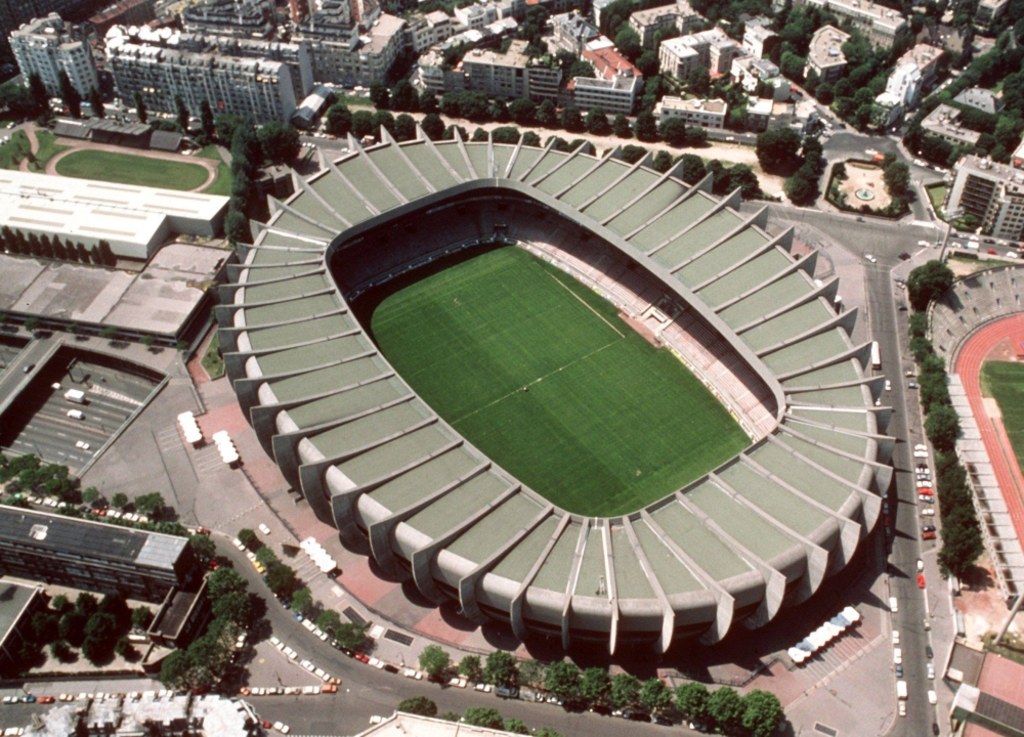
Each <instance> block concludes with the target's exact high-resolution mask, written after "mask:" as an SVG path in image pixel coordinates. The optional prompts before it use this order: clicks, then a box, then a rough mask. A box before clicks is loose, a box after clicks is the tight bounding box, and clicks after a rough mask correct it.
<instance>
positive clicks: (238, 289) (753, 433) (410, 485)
mask: <svg viewBox="0 0 1024 737" xmlns="http://www.w3.org/2000/svg"><path fill="white" fill-rule="evenodd" d="M349 148H350V152H349V153H347V154H345V155H343V156H342V157H341V158H339V159H337V160H335V161H331V162H325V163H326V171H323V172H321V173H319V174H318V175H316V176H314V177H313V178H311V179H310V180H309V181H299V182H298V191H297V192H296V194H295V195H294V196H293V197H291V198H290V199H289V200H288V201H287V202H285V203H277V204H276V206H275V210H276V212H275V214H274V216H273V217H272V219H271V221H270V223H269V225H268V226H267V227H266V228H265V229H264V230H263V232H261V233H260V234H259V237H258V238H257V241H256V246H255V247H253V248H252V249H251V250H250V251H249V253H248V255H247V257H246V259H245V263H244V264H242V265H241V266H238V267H234V268H233V270H232V272H231V273H232V274H233V275H234V278H235V279H236V281H237V283H236V284H235V285H231V286H229V287H226V288H224V290H223V295H222V297H223V299H222V305H221V306H219V307H218V308H217V310H218V319H219V321H220V323H221V326H222V331H221V345H222V346H223V349H224V351H225V360H226V364H227V367H228V373H229V375H230V376H231V378H232V380H233V381H234V382H235V390H236V392H237V393H238V395H239V400H240V403H241V404H242V407H243V409H244V410H245V411H247V412H248V413H249V414H250V418H251V421H252V423H253V425H254V427H255V428H256V430H257V433H258V434H259V436H260V437H261V439H262V440H263V441H264V442H265V444H266V445H267V447H268V448H271V449H272V450H273V452H274V454H275V457H276V459H277V461H278V463H279V465H280V466H281V468H282V471H283V472H284V473H285V475H286V476H287V477H288V478H289V479H291V480H292V482H293V483H295V484H296V486H298V487H299V488H301V489H302V490H303V492H304V493H305V495H306V497H307V499H308V500H309V501H310V504H311V506H312V508H313V509H314V511H316V512H317V514H319V515H320V516H321V517H322V518H324V519H328V520H331V521H333V523H334V524H336V525H337V526H338V527H339V529H340V530H341V532H342V534H343V535H361V534H366V535H368V536H369V539H370V548H371V550H372V553H373V555H374V557H375V558H376V559H377V560H378V562H379V563H380V564H381V565H382V566H384V567H385V568H387V569H389V570H402V569H403V568H404V570H407V571H408V570H410V569H411V572H412V575H413V578H414V580H415V582H416V584H417V585H418V587H419V588H420V590H421V591H422V592H423V593H424V594H426V595H427V596H429V597H431V598H433V599H435V600H442V599H443V598H444V597H445V595H447V596H455V597H457V598H458V599H459V601H460V604H461V605H462V608H463V610H464V611H465V612H467V614H469V615H470V616H483V614H482V613H486V614H490V615H491V616H497V617H498V618H505V619H506V621H511V624H512V627H513V629H514V630H515V631H516V633H517V634H519V635H520V636H522V634H523V633H525V632H526V631H527V630H530V629H541V630H542V631H547V632H548V633H549V634H551V633H552V630H553V633H555V634H557V633H558V632H559V630H560V631H561V634H562V639H563V643H564V644H566V645H568V643H569V642H570V641H571V640H572V637H573V635H572V632H573V631H574V630H575V629H576V628H577V627H582V628H583V629H585V630H587V631H589V632H591V633H593V632H594V631H602V630H604V631H607V633H608V637H609V639H610V648H611V649H612V650H613V651H614V649H615V642H616V637H617V634H618V633H623V634H629V633H636V632H638V631H640V630H647V631H649V630H650V629H651V628H652V627H654V629H655V630H656V634H659V635H660V643H661V646H662V647H667V646H668V644H669V643H670V642H671V641H672V638H673V633H674V632H675V631H685V632H688V633H690V634H702V635H703V637H704V638H705V640H707V641H714V640H717V639H720V638H721V637H724V636H725V634H726V632H727V631H728V630H729V628H730V626H731V623H732V621H733V620H734V619H745V620H747V621H748V623H749V624H762V623H764V622H766V621H768V620H769V619H771V618H772V617H774V616H775V614H776V613H777V612H778V610H779V608H780V606H781V605H782V603H783V600H785V601H786V603H795V602H798V601H801V600H803V599H805V598H806V597H807V596H810V594H811V593H813V592H814V591H815V590H816V589H817V588H818V587H819V586H820V584H821V582H822V580H823V579H824V577H825V576H826V574H831V573H834V572H835V571H837V570H839V569H841V568H842V567H843V565H845V563H846V562H847V561H848V560H850V558H851V557H852V556H853V554H854V553H855V551H856V548H857V547H858V545H859V541H860V540H861V539H863V538H864V537H865V536H866V534H867V533H868V531H869V530H870V529H871V528H872V527H873V526H874V524H875V522H876V520H877V519H878V516H879V509H880V506H881V505H880V499H879V497H878V495H877V492H876V489H879V488H883V489H884V488H886V487H887V486H888V482H889V478H890V473H891V467H888V466H887V465H886V463H885V462H886V461H887V460H888V455H889V453H890V452H891V447H892V441H891V439H890V438H887V437H885V436H884V435H883V434H882V432H883V431H882V429H881V428H884V425H885V423H886V421H887V418H888V409H886V408H876V407H875V406H874V400H875V399H876V398H877V397H878V396H879V395H880V393H881V390H882V386H881V385H882V382H883V379H882V377H870V376H868V375H867V374H866V371H865V365H866V364H867V362H868V359H869V354H870V345H869V344H863V345H854V344H853V343H852V342H851V340H850V337H849V331H850V329H851V328H852V325H853V320H854V317H855V312H853V311H851V312H845V313H840V314H837V313H836V312H835V309H834V307H833V304H832V298H833V297H834V296H835V293H836V282H835V280H834V279H833V280H832V281H829V282H827V283H825V284H821V283H818V282H815V280H814V279H813V278H812V274H813V266H814V258H813V256H810V257H804V258H800V259H798V258H795V257H793V256H792V255H791V254H790V253H789V250H788V247H789V243H790V239H791V233H790V232H788V231H787V232H785V233H782V234H779V235H776V236H772V235H771V234H769V233H767V232H766V231H765V230H764V225H765V220H766V214H765V210H763V209H762V210H761V211H759V212H758V213H756V214H754V215H753V216H744V215H742V214H740V213H739V212H737V211H736V210H735V209H734V207H735V205H736V204H738V201H739V193H738V192H734V193H732V194H731V195H730V196H729V197H727V198H726V199H725V200H720V199H718V198H715V197H712V196H711V195H710V194H709V193H708V189H709V188H710V186H709V185H710V180H705V181H704V182H702V183H700V184H698V185H696V186H693V187H691V186H688V185H686V184H685V183H683V182H682V181H681V180H680V179H677V178H676V176H675V173H674V172H669V173H668V174H664V175H662V174H659V173H658V172H655V171H653V170H651V169H649V168H647V167H646V161H644V162H640V163H638V164H629V163H627V162H625V161H623V160H622V159H621V158H620V157H619V156H618V155H617V153H615V152H612V153H610V154H609V155H606V156H604V157H595V156H591V155H586V154H583V153H580V152H579V151H577V152H573V153H564V152H558V151H555V150H553V149H551V148H548V149H543V150H542V149H538V148H530V147H524V146H513V145H497V144H491V143H479V144H471V143H465V142H462V141H448V142H436V143H434V142H430V141H428V140H425V139H424V138H422V137H421V139H420V140H416V141H411V142H407V143H405V144H402V145H397V144H395V143H393V142H391V141H390V140H387V141H386V142H385V143H383V144H381V145H377V146H373V147H370V148H366V149H364V148H362V147H361V146H360V145H359V144H358V143H357V142H356V141H354V140H350V141H349ZM495 190H497V191H498V192H499V193H501V194H502V195H503V196H505V197H512V196H515V197H520V198H522V199H523V200H529V201H530V202H534V203H538V206H539V207H542V208H544V209H545V211H554V212H557V213H558V214H559V215H560V216H561V218H562V220H561V222H560V223H556V224H552V223H551V222H546V223H532V222H527V220H529V218H524V219H523V222H509V220H513V221H514V220H515V214H514V212H509V213H504V214H503V215H502V216H501V218H500V219H501V220H503V221H505V222H502V223H501V224H500V225H496V222H497V221H493V222H490V223H488V224H485V223H484V222H483V220H484V218H483V216H481V217H480V222H479V223H478V222H476V220H477V218H475V217H472V216H470V217H463V216H455V217H452V216H448V217H446V216H445V215H441V216H438V217H439V222H443V223H444V228H443V231H444V232H441V233H438V234H436V235H434V234H433V233H431V232H430V229H429V224H430V222H431V221H430V220H429V218H430V217H431V213H432V212H434V211H440V210H443V209H444V208H445V207H448V206H453V207H454V206H455V205H449V204H447V203H450V202H451V201H452V198H453V197H455V196H456V195H458V196H463V195H464V196H466V197H467V198H468V197H470V196H472V195H474V194H475V193H477V192H480V191H487V192H494V191H495ZM490 196H492V197H493V196H496V195H493V194H492V195H490ZM431 208H433V209H431ZM509 209H510V210H514V209H515V208H514V207H512V208H509ZM404 215H408V216H409V218H410V219H411V220H413V221H415V223H413V222H410V223H409V224H408V227H409V228H415V227H416V224H419V223H423V224H424V225H425V226H426V229H427V231H428V232H427V233H424V232H423V230H424V228H420V229H419V231H417V237H416V238H415V239H412V240H415V241H417V242H418V243H419V245H418V247H420V248H422V252H423V253H429V252H430V249H445V248H447V247H451V244H453V243H457V242H460V241H461V242H467V243H474V242H477V241H480V240H487V239H490V238H493V237H494V229H495V228H502V229H504V230H503V236H502V237H505V238H514V239H518V240H520V241H521V242H531V243H532V242H534V241H537V242H539V241H542V240H545V239H546V241H547V243H548V244H551V243H554V244H555V245H554V246H549V250H548V251H546V253H548V254H549V255H551V256H552V257H554V258H562V259H565V260H566V263H570V264H572V263H576V264H577V265H578V264H579V263H580V261H579V260H580V259H583V260H584V261H585V260H586V258H587V256H586V252H585V251H581V250H575V251H574V250H573V245H572V244H573V243H577V242H578V241H579V240H580V239H579V238H577V237H575V236H576V235H578V234H577V233H576V232H575V231H571V228H573V227H578V228H582V229H585V230H586V231H588V232H590V233H594V234H596V235H597V236H598V237H599V239H601V240H602V241H604V242H605V243H607V244H609V247H610V248H611V249H614V253H617V254H619V255H618V256H617V257H616V256H614V253H610V254H608V258H607V259H605V260H604V261H603V262H602V263H604V268H607V269H613V268H614V267H615V264H614V263H612V260H613V259H614V258H618V259H620V261H621V262H622V263H625V261H622V260H623V259H628V260H629V261H630V262H635V263H638V264H640V265H641V266H642V267H644V268H645V269H646V270H647V272H648V277H647V278H648V280H649V282H651V281H653V282H656V283H657V284H658V288H659V289H664V290H667V291H666V292H665V294H666V297H665V298H666V299H667V300H670V301H671V302H672V303H675V304H678V305H681V306H683V308H684V309H683V310H682V311H681V312H680V314H679V316H678V317H677V318H676V324H677V325H678V326H679V327H680V329H681V330H687V329H689V330H691V344H690V345H688V346H685V345H684V346H682V347H681V348H680V350H681V351H683V352H684V353H685V352H686V351H689V356H688V357H687V358H688V362H689V363H690V364H691V365H692V366H696V365H697V364H698V363H700V362H704V363H703V364H701V367H702V374H703V375H704V376H705V377H706V380H707V381H708V382H709V383H710V384H712V385H713V386H714V387H715V390H716V392H718V393H719V394H720V396H721V397H722V401H723V403H725V404H726V406H727V407H729V409H730V410H731V411H733V412H734V414H735V415H736V416H737V417H738V418H739V419H740V422H741V425H743V427H744V429H745V430H746V431H747V433H748V435H750V437H751V439H752V445H751V446H750V447H749V448H748V449H747V450H746V451H745V452H744V453H742V454H740V455H739V456H738V457H736V458H735V459H733V460H732V461H730V462H729V463H726V464H725V465H723V466H722V467H721V468H719V469H717V470H716V471H715V472H714V473H711V474H708V475H707V476H705V477H703V478H701V479H699V480H697V481H695V482H693V483H692V484H689V485H688V486H687V487H685V488H683V489H680V490H679V491H678V492H676V493H675V494H670V495H669V496H668V497H666V498H665V499H663V500H661V501H659V502H656V503H654V504H652V505H650V506H649V507H647V508H646V509H644V510H638V511H637V512H635V513H633V514H630V515H626V516H624V517H618V518H612V519H595V518H584V517H577V516H574V515H570V514H568V513H566V512H564V511H563V510H559V509H557V508H555V507H553V506H552V505H551V504H550V503H549V502H548V501H547V500H546V499H544V498H543V497H541V496H540V495H538V494H536V493H534V492H533V491H532V490H530V489H528V488H525V487H523V486H522V485H521V484H519V483H518V482H517V481H516V480H515V479H514V478H512V477H511V476H510V475H509V474H507V473H506V472H505V471H504V470H502V469H501V468H499V467H497V466H495V465H494V464H493V463H491V462H490V460H489V459H487V458H486V457H484V456H483V455H482V454H481V453H480V452H479V451H478V450H476V449H475V448H473V447H472V446H471V445H470V444H469V443H467V442H465V440H464V439H462V438H461V437H460V436H459V435H458V433H456V432H455V431H454V430H453V429H452V428H451V427H449V426H448V425H447V423H445V422H444V421H443V420H441V419H440V418H439V417H437V416H436V415H435V414H434V413H433V412H432V410H431V409H430V407H428V406H427V405H426V404H425V403H424V402H422V400H420V399H419V397H417V396H416V395H415V393H414V392H413V391H412V390H411V389H410V388H409V387H408V386H407V385H406V384H405V382H404V381H403V380H402V379H401V377H399V376H397V375H396V374H395V373H394V371H393V370H392V369H391V367H390V366H389V364H388V362H387V361H386V359H385V358H384V357H383V356H381V355H380V354H379V353H378V351H377V350H376V347H375V345H374V343H373V341H372V340H371V339H370V338H369V337H368V336H367V335H366V333H365V332H364V331H363V329H362V327H361V326H360V325H359V324H358V322H357V321H356V320H355V319H354V318H353V317H352V315H351V314H350V312H349V307H348V302H349V301H350V300H352V299H354V298H355V297H357V296H358V295H359V294H360V293H361V292H362V291H364V290H365V289H367V288H369V287H371V286H372V285H374V284H376V283H380V282H382V281H387V280H388V279H390V278H391V277H393V276H394V275H395V274H397V273H400V272H401V271H402V270H404V269H405V268H406V265H407V264H408V263H411V262H415V261H416V260H417V259H421V260H422V259H423V258H427V256H423V255H421V254H417V253H414V252H405V251H403V247H402V246H400V245H397V239H394V240H395V243H391V240H392V239H389V238H387V237H386V236H385V237H383V238H382V240H385V241H388V242H389V244H390V245H391V247H390V248H388V249H382V248H376V249H375V248H374V247H373V243H375V242H376V241H373V239H372V238H365V239H364V238H363V236H362V234H364V233H367V232H371V233H372V232H373V231H372V230H371V229H372V228H381V227H385V224H386V223H387V222H388V221H395V222H396V223H397V222H398V219H399V218H401V217H403V216H404ZM403 222H404V221H403ZM394 227H395V229H396V231H398V230H401V228H402V227H405V226H402V225H397V224H396V225H395V226H394ZM384 232H385V233H386V232H387V231H384ZM339 233H341V234H342V235H341V236H338V234H339ZM559 238H561V239H563V240H564V241H565V242H566V244H567V245H566V246H565V252H564V253H560V252H558V249H557V245H558V244H557V241H558V240H559ZM363 241H365V242H363ZM332 244H333V245H332ZM329 246H330V251H329V259H333V263H334V265H335V266H336V267H337V268H336V269H335V272H336V274H337V276H336V277H335V276H332V272H331V271H330V270H329V269H328V266H327V263H326V261H325V256H324V254H325V251H328V247H329ZM438 252H441V250H439V251H438ZM403 259H404V260H403ZM572 259H577V260H576V261H573V260H572ZM339 263H341V264H342V266H337V265H338V264H339ZM590 266H591V265H588V264H584V266H578V268H577V269H576V271H577V273H584V272H586V273H596V272H599V271H600V267H593V268H590ZM628 271H629V270H628V269H627V268H623V269H622V270H621V271H620V272H619V278H620V279H621V278H625V279H628V278H629V274H628ZM336 278H337V279H338V282H337V283H335V279H336ZM588 278H592V279H593V283H592V284H591V285H592V286H595V288H600V289H604V290H605V291H607V292H609V293H615V294H617V295H618V294H619V293H617V292H615V291H614V289H615V288H614V286H609V285H608V284H607V282H608V281H609V278H606V277H604V276H603V275H601V274H600V273H598V275H597V276H592V277H588ZM588 283H590V282H588ZM609 290H610V291H609ZM691 313H692V315H694V317H693V318H692V319H691V318H690V317H688V315H690V314H691ZM688 321H690V322H689V323H688ZM691 323H699V325H698V326H696V327H694V325H693V324H691ZM688 324H690V327H689V328H687V327H686V326H687V325H688ZM701 331H704V332H701ZM673 347H675V346H673ZM709 353H710V354H711V355H710V357H709ZM716 355H717V356H719V358H718V359H717V360H716V359H715V356H716ZM684 357H685V356H684ZM684 450H685V449H681V451H684ZM401 561H405V562H404V564H402V563H401ZM496 612H500V614H497V613H496ZM584 612H585V614H582V613H584ZM574 613H577V614H574ZM577 617H579V618H580V621H579V623H577V621H576V618H577ZM528 620H529V624H525V623H526V622H527V621H528ZM652 622H654V623H655V624H654V625H652ZM545 627H546V628H547V629H545Z"/></svg>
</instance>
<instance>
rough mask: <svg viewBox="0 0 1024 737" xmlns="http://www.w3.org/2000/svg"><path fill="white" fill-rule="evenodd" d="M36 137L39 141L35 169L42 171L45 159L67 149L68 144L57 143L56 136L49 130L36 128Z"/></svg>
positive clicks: (47, 159)
mask: <svg viewBox="0 0 1024 737" xmlns="http://www.w3.org/2000/svg"><path fill="white" fill-rule="evenodd" d="M36 139H37V140H38V141H39V150H38V151H36V161H35V164H36V167H37V168H36V169H35V170H36V171H42V170H43V168H44V167H45V166H46V162H47V161H49V160H50V159H52V158H53V157H54V156H56V155H57V154H59V153H60V152H61V151H66V150H67V149H68V146H62V145H61V144H59V143H57V136H55V135H53V134H52V133H50V131H43V130H37V131H36Z"/></svg>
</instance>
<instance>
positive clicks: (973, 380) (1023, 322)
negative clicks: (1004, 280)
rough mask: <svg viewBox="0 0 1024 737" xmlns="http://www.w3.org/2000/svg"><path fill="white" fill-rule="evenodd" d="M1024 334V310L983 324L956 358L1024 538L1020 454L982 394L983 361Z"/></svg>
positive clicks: (1008, 505) (1019, 535) (1016, 527)
mask: <svg viewBox="0 0 1024 737" xmlns="http://www.w3.org/2000/svg"><path fill="white" fill-rule="evenodd" d="M1022 338H1024V314H1018V315H1013V316H1012V317H1007V318H1004V319H1002V320H999V321H997V322H995V323H993V324H992V325H989V326H987V327H984V328H982V329H981V330H979V331H978V332H976V333H975V334H974V335H972V336H971V337H970V338H969V339H968V340H967V342H966V343H964V346H963V348H961V349H960V353H959V355H958V356H957V359H956V373H957V374H958V375H959V376H960V381H961V382H962V383H963V387H964V391H965V392H966V393H967V400H968V401H969V402H970V404H971V411H972V412H973V413H974V419H975V421H976V422H977V423H978V430H980V431H981V438H982V441H983V442H984V443H985V451H986V452H987V453H988V457H989V460H990V461H991V463H992V470H993V472H994V473H995V476H996V481H997V482H998V484H999V488H1000V489H1002V492H1003V498H1004V499H1005V500H1006V508H1007V511H1008V512H1009V513H1010V519H1012V520H1013V528H1014V530H1015V531H1016V532H1017V539H1019V540H1024V475H1022V474H1021V471H1020V466H1018V465H1017V459H1016V456H1015V455H1014V454H1013V448H1012V447H1011V446H1010V440H1009V438H1008V437H1007V435H1006V430H1005V429H1004V428H1003V423H1002V422H1000V421H993V420H992V419H990V418H989V416H988V414H987V413H986V412H985V405H984V402H983V400H982V396H981V364H982V362H983V361H984V360H985V356H987V355H988V354H989V353H990V352H991V351H992V349H993V348H995V346H996V345H998V344H999V343H1001V342H1002V341H1004V340H1007V339H1010V340H1012V341H1014V342H1013V345H1014V347H1015V348H1016V346H1017V341H1019V340H1021V339H1022Z"/></svg>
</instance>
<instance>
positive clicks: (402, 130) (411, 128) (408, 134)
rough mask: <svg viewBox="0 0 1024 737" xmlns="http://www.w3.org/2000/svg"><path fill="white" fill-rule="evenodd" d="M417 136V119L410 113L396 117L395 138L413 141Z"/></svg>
mask: <svg viewBox="0 0 1024 737" xmlns="http://www.w3.org/2000/svg"><path fill="white" fill-rule="evenodd" d="M414 138H416V119H415V118H413V117H412V116H411V115H409V113H402V114H401V115H399V116H398V117H397V118H395V140H396V141H400V142H401V141H411V140H413V139H414Z"/></svg>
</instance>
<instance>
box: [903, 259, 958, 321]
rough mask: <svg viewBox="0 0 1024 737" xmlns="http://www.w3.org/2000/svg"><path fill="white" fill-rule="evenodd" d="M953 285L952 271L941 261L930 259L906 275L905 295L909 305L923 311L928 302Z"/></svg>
mask: <svg viewBox="0 0 1024 737" xmlns="http://www.w3.org/2000/svg"><path fill="white" fill-rule="evenodd" d="M951 286H953V272H952V271H951V270H950V268H949V267H948V266H946V265H945V264H944V263H942V262H941V261H936V260H932V261H929V262H927V263H925V264H922V265H921V266H918V267H917V268H916V269H914V270H913V271H911V272H910V275H909V276H908V277H907V296H908V297H909V299H910V306H911V307H913V308H914V309H915V310H916V311H918V312H923V311H924V310H925V309H926V308H927V307H928V303H929V302H931V301H932V300H933V299H938V298H939V297H941V296H942V295H943V294H945V293H946V290H948V289H949V288H950V287H951Z"/></svg>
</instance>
